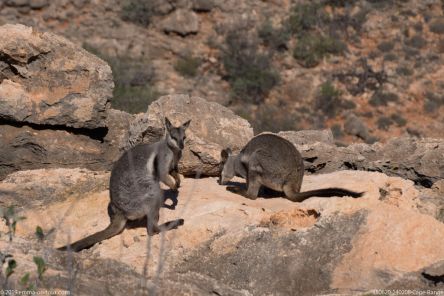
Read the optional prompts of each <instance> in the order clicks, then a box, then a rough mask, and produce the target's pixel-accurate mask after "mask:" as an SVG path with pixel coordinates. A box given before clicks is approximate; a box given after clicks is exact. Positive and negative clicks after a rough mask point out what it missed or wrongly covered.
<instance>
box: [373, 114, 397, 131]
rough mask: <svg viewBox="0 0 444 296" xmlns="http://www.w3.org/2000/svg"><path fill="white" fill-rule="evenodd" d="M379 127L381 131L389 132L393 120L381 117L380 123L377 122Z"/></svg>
mask: <svg viewBox="0 0 444 296" xmlns="http://www.w3.org/2000/svg"><path fill="white" fill-rule="evenodd" d="M376 124H377V125H378V128H379V129H381V130H388V129H389V127H390V126H391V125H392V124H393V120H392V119H390V118H389V117H385V116H381V117H379V118H378V121H377V122H376Z"/></svg>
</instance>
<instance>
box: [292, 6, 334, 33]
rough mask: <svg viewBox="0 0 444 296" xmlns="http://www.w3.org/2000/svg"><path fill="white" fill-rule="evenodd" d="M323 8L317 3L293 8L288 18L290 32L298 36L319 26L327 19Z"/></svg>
mask: <svg viewBox="0 0 444 296" xmlns="http://www.w3.org/2000/svg"><path fill="white" fill-rule="evenodd" d="M321 7H322V6H321V4H320V3H317V1H313V2H311V3H304V4H297V5H295V6H293V8H292V10H291V13H290V17H289V18H288V26H289V29H290V32H291V33H293V34H296V35H297V34H301V33H304V32H305V31H307V30H311V29H313V28H315V27H316V26H318V25H319V24H320V23H321V22H322V21H324V20H325V19H326V18H327V16H326V14H325V13H324V11H323V10H322V9H320V8H321Z"/></svg>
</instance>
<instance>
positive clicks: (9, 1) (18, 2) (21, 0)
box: [6, 0, 29, 6]
mask: <svg viewBox="0 0 444 296" xmlns="http://www.w3.org/2000/svg"><path fill="white" fill-rule="evenodd" d="M28 4H29V0H6V5H10V6H26V5H28Z"/></svg>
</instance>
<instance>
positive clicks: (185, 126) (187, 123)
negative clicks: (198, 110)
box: [182, 119, 191, 130]
mask: <svg viewBox="0 0 444 296" xmlns="http://www.w3.org/2000/svg"><path fill="white" fill-rule="evenodd" d="M190 122H191V119H190V120H188V121H187V122H185V123H184V124H182V128H183V129H184V130H186V129H187V128H188V127H189V126H190Z"/></svg>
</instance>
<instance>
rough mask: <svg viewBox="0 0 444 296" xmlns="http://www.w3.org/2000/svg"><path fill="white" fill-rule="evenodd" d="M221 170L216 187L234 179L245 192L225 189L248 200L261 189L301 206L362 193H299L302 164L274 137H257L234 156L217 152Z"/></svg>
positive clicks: (290, 148)
mask: <svg viewBox="0 0 444 296" xmlns="http://www.w3.org/2000/svg"><path fill="white" fill-rule="evenodd" d="M221 157H222V163H221V165H223V169H222V172H221V176H220V180H219V182H220V184H222V185H224V184H226V183H227V182H228V181H229V180H231V179H232V178H233V177H234V176H238V177H242V178H244V179H246V180H247V190H244V189H241V188H240V187H233V186H230V187H227V189H228V190H230V191H232V192H235V193H238V194H241V195H243V196H245V197H247V198H250V199H256V198H257V196H258V194H259V190H260V188H261V186H262V185H263V186H265V187H267V188H270V189H272V190H275V191H279V192H283V193H284V194H285V197H286V198H288V199H289V200H292V201H297V202H301V201H303V200H305V199H307V198H309V197H312V196H319V197H331V196H351V197H354V198H356V197H360V196H362V194H363V192H360V193H358V192H353V191H349V190H346V189H341V188H326V189H318V190H311V191H305V192H300V190H301V185H302V179H303V177H304V162H303V160H302V156H301V154H300V153H299V151H298V150H297V149H296V148H295V147H294V145H293V144H292V143H290V142H289V141H287V140H286V139H284V138H282V137H279V136H277V135H274V134H261V135H258V136H256V137H254V138H252V139H251V140H250V141H249V142H248V143H247V145H245V147H244V148H243V149H242V150H241V152H240V153H239V154H237V155H232V153H231V149H230V148H228V149H224V150H222V152H221Z"/></svg>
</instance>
